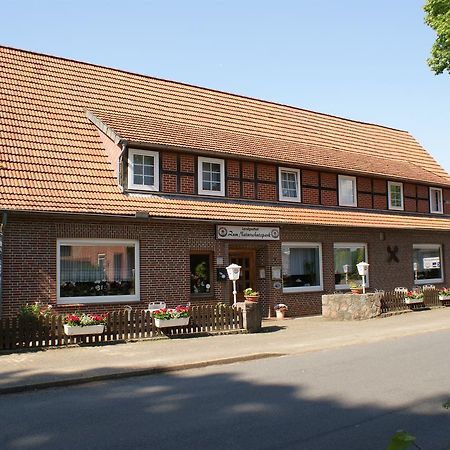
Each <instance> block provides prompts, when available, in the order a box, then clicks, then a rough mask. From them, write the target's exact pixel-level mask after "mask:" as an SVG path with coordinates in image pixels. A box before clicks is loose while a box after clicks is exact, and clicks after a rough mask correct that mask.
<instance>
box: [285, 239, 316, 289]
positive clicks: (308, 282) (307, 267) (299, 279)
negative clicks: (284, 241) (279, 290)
mask: <svg viewBox="0 0 450 450" xmlns="http://www.w3.org/2000/svg"><path fill="white" fill-rule="evenodd" d="M282 266H283V287H285V288H288V287H309V286H320V284H321V280H320V257H319V248H318V247H287V246H283V247H282Z"/></svg>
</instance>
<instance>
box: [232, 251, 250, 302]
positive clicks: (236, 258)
mask: <svg viewBox="0 0 450 450" xmlns="http://www.w3.org/2000/svg"><path fill="white" fill-rule="evenodd" d="M229 253H230V263H231V264H233V263H234V264H237V265H238V266H241V276H240V277H239V280H238V281H237V282H236V291H237V301H238V302H243V301H244V289H247V288H249V287H251V288H252V289H254V290H255V291H256V267H255V264H256V253H255V250H241V249H239V250H230V252H229ZM231 299H233V292H231Z"/></svg>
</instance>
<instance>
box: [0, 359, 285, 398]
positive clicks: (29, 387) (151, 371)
mask: <svg viewBox="0 0 450 450" xmlns="http://www.w3.org/2000/svg"><path fill="white" fill-rule="evenodd" d="M280 356H286V354H285V353H254V354H250V355H244V356H235V357H231V358H221V359H212V360H209V361H199V362H194V363H186V364H178V365H174V366H160V367H158V366H156V367H149V368H146V369H138V370H125V371H123V372H112V373H107V374H103V375H94V376H91V377H82V378H69V379H66V380H59V381H58V380H56V381H46V382H43V383H32V384H24V385H19V386H9V387H3V388H0V395H7V394H16V393H20V392H28V391H37V390H43V389H50V388H56V387H64V386H75V385H80V384H87V383H94V382H96V381H104V380H119V379H121V378H132V377H141V376H145V375H157V374H162V373H169V372H179V371H182V370H188V369H199V368H202V367H209V366H222V365H226V364H234V363H238V362H245V361H255V360H258V359H266V358H276V357H280Z"/></svg>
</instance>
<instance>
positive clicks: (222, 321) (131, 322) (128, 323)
mask: <svg viewBox="0 0 450 450" xmlns="http://www.w3.org/2000/svg"><path fill="white" fill-rule="evenodd" d="M63 325H64V316H62V315H52V316H51V317H45V318H44V317H42V318H38V319H31V320H30V319H27V320H24V319H20V318H14V319H3V320H1V321H0V350H15V349H20V348H39V347H61V346H65V345H70V344H85V343H86V344H96V343H102V342H113V341H123V340H137V339H146V338H154V337H158V336H180V337H181V336H182V335H185V336H187V335H196V334H205V333H214V332H221V331H222V332H223V331H231V330H235V331H238V332H242V331H244V330H243V314H242V311H241V310H239V309H234V308H231V307H229V306H221V307H217V306H215V305H202V306H192V307H191V309H190V322H189V325H186V326H183V327H174V328H162V329H159V328H157V327H156V326H155V324H154V321H153V319H152V317H151V314H150V312H149V311H116V312H112V313H110V314H109V315H108V318H107V322H106V325H105V331H104V332H103V333H102V334H98V335H86V336H66V335H65V334H64V327H63Z"/></svg>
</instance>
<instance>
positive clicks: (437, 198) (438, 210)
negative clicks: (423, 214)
mask: <svg viewBox="0 0 450 450" xmlns="http://www.w3.org/2000/svg"><path fill="white" fill-rule="evenodd" d="M430 212H432V213H434V214H442V213H443V212H444V209H443V207H442V189H440V188H430Z"/></svg>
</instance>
